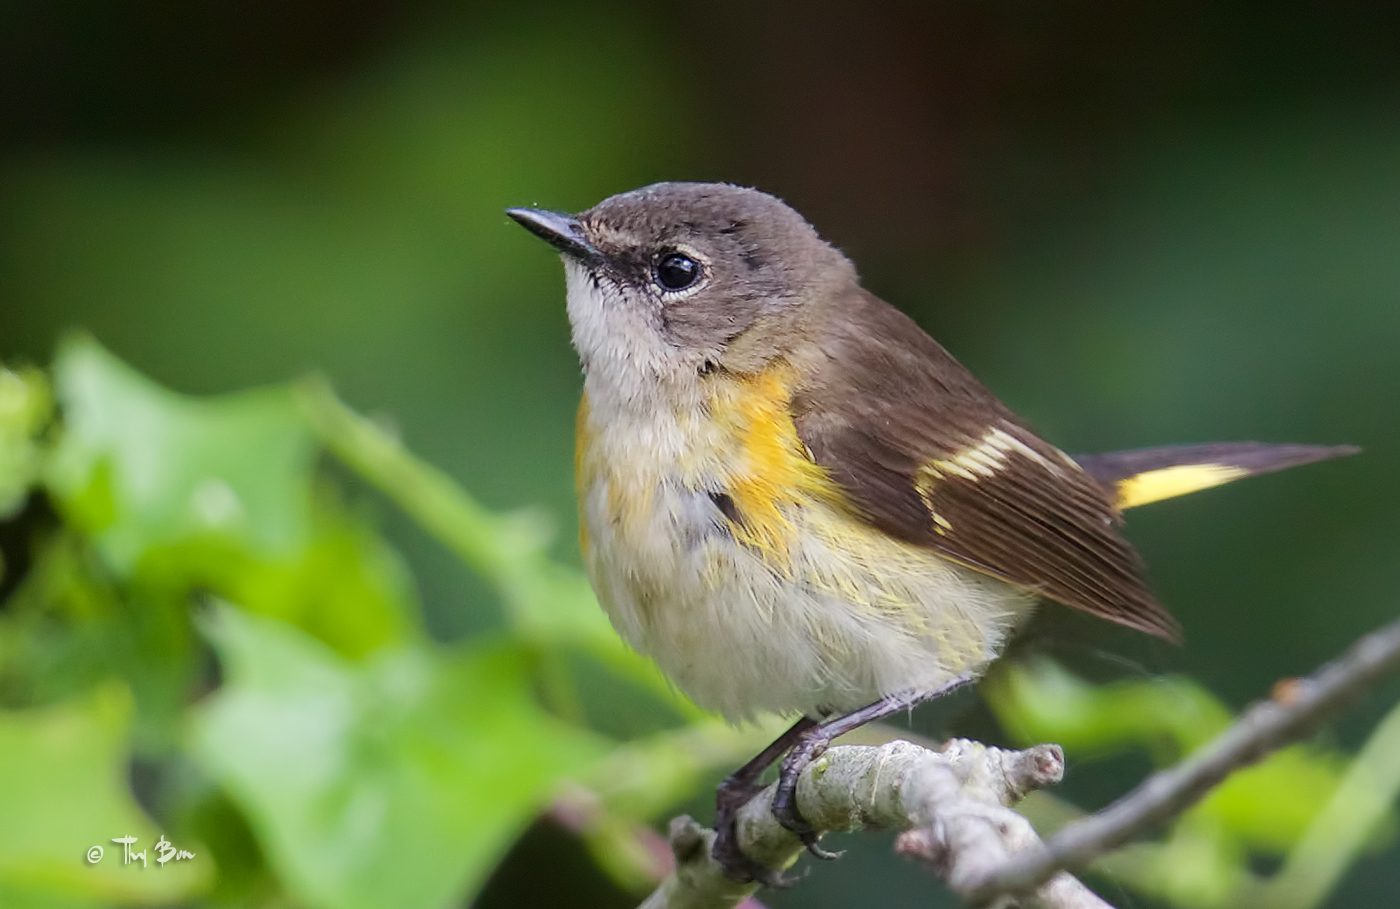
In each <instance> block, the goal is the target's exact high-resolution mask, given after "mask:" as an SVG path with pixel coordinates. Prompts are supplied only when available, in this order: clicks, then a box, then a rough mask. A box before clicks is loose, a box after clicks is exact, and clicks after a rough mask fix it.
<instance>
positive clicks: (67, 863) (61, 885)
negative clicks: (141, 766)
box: [0, 682, 217, 909]
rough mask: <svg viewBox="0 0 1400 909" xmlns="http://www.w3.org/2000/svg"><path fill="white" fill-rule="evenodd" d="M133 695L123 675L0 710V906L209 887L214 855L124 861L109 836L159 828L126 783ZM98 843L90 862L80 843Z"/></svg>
mask: <svg viewBox="0 0 1400 909" xmlns="http://www.w3.org/2000/svg"><path fill="white" fill-rule="evenodd" d="M131 712H132V704H131V698H130V697H129V696H128V695H127V694H126V692H125V690H124V688H123V686H122V685H121V684H120V683H115V682H114V683H108V684H105V685H100V686H98V687H95V688H93V689H92V690H90V691H88V692H87V693H85V694H84V695H83V696H81V697H77V698H73V699H71V700H68V701H65V702H64V703H61V704H56V705H53V706H49V707H43V708H37V709H33V710H20V711H3V712H0V804H3V805H4V823H3V824H0V905H3V906H6V907H8V909H25V907H30V906H33V907H47V906H59V905H66V906H80V905H103V904H111V905H136V904H141V905H159V906H165V905H172V904H176V903H179V902H182V901H184V900H187V899H189V898H190V897H191V896H192V895H194V894H197V893H199V892H200V891H202V890H204V889H206V888H207V886H208V884H209V882H210V880H212V878H213V876H214V873H215V871H216V869H217V863H216V862H217V859H216V858H215V857H214V856H210V855H208V854H207V853H206V851H205V849H204V847H203V846H202V845H201V844H198V843H195V842H188V841H185V840H182V839H179V838H172V842H173V843H174V844H175V845H176V846H178V847H179V848H182V849H188V850H190V851H192V852H194V853H195V858H194V859H191V860H189V861H182V862H169V863H167V864H166V865H165V866H163V867H157V866H156V863H155V853H154V851H151V852H149V853H148V856H147V861H148V863H149V867H147V868H144V869H138V868H137V867H135V866H129V865H124V864H123V856H122V847H121V845H120V844H117V843H113V842H112V840H113V838H116V837H125V836H135V837H137V838H138V840H139V843H138V844H137V846H136V847H135V848H137V849H142V848H149V846H150V844H152V843H155V842H156V839H157V837H158V836H159V835H160V833H161V829H162V828H161V827H160V825H158V824H157V823H156V822H155V821H153V820H152V819H151V818H150V817H148V816H147V815H146V813H145V812H144V811H143V810H142V809H141V807H140V806H139V805H138V804H137V803H136V800H135V799H134V798H133V797H132V794H131V791H130V788H129V784H128V782H127V760H128V750H129V748H130V743H129V734H130V725H131ZM93 846H97V847H99V848H101V849H102V850H103V852H104V854H103V855H101V858H100V860H98V861H96V862H95V863H93V862H92V861H91V859H93V858H96V856H95V855H94V856H89V855H88V854H87V850H88V849H90V848H91V847H93Z"/></svg>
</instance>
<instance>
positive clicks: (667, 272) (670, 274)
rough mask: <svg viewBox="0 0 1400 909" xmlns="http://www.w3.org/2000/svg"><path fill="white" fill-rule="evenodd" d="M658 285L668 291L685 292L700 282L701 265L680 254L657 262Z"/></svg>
mask: <svg viewBox="0 0 1400 909" xmlns="http://www.w3.org/2000/svg"><path fill="white" fill-rule="evenodd" d="M655 271H656V283H658V284H660V285H661V286H662V287H664V288H666V289H667V290H685V289H686V288H687V287H689V286H691V285H692V284H694V283H695V282H696V281H699V280H700V263H699V262H696V261H695V260H694V259H692V258H690V256H687V255H684V254H682V253H678V252H672V253H666V254H665V255H664V256H662V257H661V258H660V259H658V260H656V269H655Z"/></svg>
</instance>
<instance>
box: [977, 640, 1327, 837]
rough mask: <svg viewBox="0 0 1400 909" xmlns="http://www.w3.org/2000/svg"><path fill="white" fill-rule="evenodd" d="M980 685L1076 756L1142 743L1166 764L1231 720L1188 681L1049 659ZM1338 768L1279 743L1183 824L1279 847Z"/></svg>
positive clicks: (1026, 730) (991, 699) (1037, 738)
mask: <svg viewBox="0 0 1400 909" xmlns="http://www.w3.org/2000/svg"><path fill="white" fill-rule="evenodd" d="M983 691H984V692H985V693H986V694H987V700H988V703H989V704H990V705H991V706H992V708H993V710H994V711H995V712H996V714H997V717H998V719H999V720H1000V721H1001V722H1002V724H1003V725H1005V726H1006V728H1007V729H1008V730H1010V731H1011V732H1012V734H1013V735H1014V736H1015V737H1016V738H1017V739H1018V740H1020V741H1022V742H1026V743H1030V742H1045V741H1049V742H1058V743H1060V744H1061V745H1062V746H1064V748H1065V749H1066V750H1067V751H1071V752H1073V753H1075V754H1078V755H1081V756H1083V755H1087V754H1093V753H1112V752H1122V751H1125V750H1128V749H1130V748H1134V747H1142V748H1145V749H1147V750H1148V751H1150V752H1151V753H1152V754H1153V756H1154V757H1155V758H1156V760H1157V763H1158V764H1159V765H1162V764H1167V763H1171V762H1174V761H1176V760H1179V759H1180V758H1181V757H1183V756H1184V755H1186V754H1189V753H1190V752H1192V751H1194V750H1196V749H1197V748H1199V747H1201V746H1202V745H1204V744H1206V743H1207V742H1208V741H1210V740H1211V739H1212V738H1214V737H1215V735H1217V734H1218V733H1220V732H1221V731H1223V730H1224V729H1225V728H1226V727H1228V726H1229V724H1230V723H1231V721H1232V716H1231V713H1230V711H1229V710H1228V709H1227V708H1226V707H1225V705H1224V704H1222V703H1221V702H1220V701H1219V700H1218V699H1217V698H1216V697H1215V696H1214V695H1212V694H1211V693H1210V692H1209V691H1207V690H1206V689H1204V688H1203V687H1201V685H1200V684H1199V683H1197V682H1194V681H1192V680H1191V679H1187V678H1182V677H1179V676H1166V677H1160V678H1151V679H1142V680H1138V679H1133V680H1127V681H1121V682H1115V683H1113V684H1110V685H1093V684H1090V683H1088V682H1085V681H1083V680H1082V679H1079V678H1078V677H1076V676H1074V675H1072V674H1071V673H1069V672H1068V671H1066V670H1065V669H1063V668H1062V667H1060V666H1058V665H1056V664H1054V663H1052V662H1050V661H1048V660H1041V661H1037V662H1033V663H1030V664H1027V665H1017V666H1012V665H1008V666H1003V667H1000V668H999V669H997V670H996V671H995V672H994V673H993V674H992V675H991V676H990V677H989V678H988V680H987V683H986V684H985V685H984V687H983ZM1343 764H1344V760H1343V757H1342V755H1340V754H1338V753H1336V752H1332V751H1328V750H1326V749H1323V748H1320V747H1316V746H1312V745H1294V746H1291V747H1288V748H1283V749H1280V750H1279V751H1277V752H1275V753H1274V754H1272V755H1270V756H1269V757H1268V758H1267V759H1266V760H1264V761H1262V762H1261V763H1259V764H1256V765H1254V766H1252V767H1247V768H1245V769H1243V770H1241V771H1239V772H1238V773H1235V774H1232V775H1231V776H1230V778H1229V779H1227V780H1226V781H1225V782H1224V783H1222V784H1221V785H1220V786H1218V787H1217V788H1216V789H1214V790H1213V791H1212V792H1211V793H1210V795H1209V796H1208V797H1207V798H1206V799H1205V800H1204V801H1202V802H1201V804H1200V805H1198V806H1197V807H1195V808H1194V809H1192V810H1191V811H1190V812H1189V813H1188V814H1187V815H1186V820H1187V821H1188V822H1190V823H1192V824H1195V825H1196V826H1197V827H1198V828H1199V829H1209V830H1211V831H1212V832H1213V835H1215V836H1217V837H1220V838H1222V848H1224V841H1225V840H1233V841H1234V842H1235V843H1241V844H1247V845H1249V846H1250V847H1252V848H1254V849H1256V850H1260V851H1265V852H1279V851H1282V850H1285V849H1287V848H1288V847H1289V846H1290V845H1292V844H1293V843H1294V842H1295V841H1296V840H1297V839H1298V837H1300V836H1302V834H1303V832H1304V831H1305V830H1306V829H1307V827H1308V824H1310V823H1311V822H1312V819H1313V818H1314V817H1316V816H1317V813H1318V811H1319V810H1320V809H1321V807H1322V805H1323V804H1325V803H1326V801H1327V799H1328V798H1330V797H1331V794H1332V792H1333V791H1334V790H1335V789H1336V787H1337V783H1338V781H1339V779H1340V777H1341V771H1342V767H1343ZM1230 848H1233V843H1232V844H1231V846H1230Z"/></svg>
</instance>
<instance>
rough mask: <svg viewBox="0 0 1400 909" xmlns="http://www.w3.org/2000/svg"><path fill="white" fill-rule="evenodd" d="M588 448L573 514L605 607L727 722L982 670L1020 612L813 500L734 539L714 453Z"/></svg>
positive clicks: (1017, 597)
mask: <svg viewBox="0 0 1400 909" xmlns="http://www.w3.org/2000/svg"><path fill="white" fill-rule="evenodd" d="M656 441H657V439H655V438H653V439H652V442H653V443H654V442H656ZM663 441H664V440H663ZM690 441H691V442H693V441H694V440H690ZM588 448H589V450H588V451H586V452H581V458H582V459H583V460H584V464H583V467H584V470H585V472H586V475H587V477H588V480H587V482H586V483H581V486H580V502H579V506H580V518H581V521H582V523H583V529H584V535H585V538H586V542H585V545H584V558H585V563H586V565H587V569H588V573H589V575H590V578H591V579H592V581H593V585H594V588H595V589H596V591H597V593H598V597H599V600H600V601H601V603H602V605H603V608H604V609H605V610H606V611H607V613H608V616H609V617H610V618H611V620H612V622H613V624H614V626H615V627H616V628H617V630H618V631H619V633H620V634H621V635H622V636H623V637H624V638H625V639H626V640H627V642H628V643H629V644H630V645H631V646H633V647H634V648H636V649H637V650H639V651H640V652H642V653H644V654H646V655H648V656H649V657H651V658H652V659H653V660H655V661H656V663H657V664H658V665H659V666H660V667H661V669H662V670H663V671H664V672H665V674H666V675H667V676H668V677H669V678H670V679H671V680H672V681H673V682H674V683H675V684H676V685H677V686H678V687H679V688H680V689H681V690H682V691H684V692H685V693H686V694H687V695H688V696H689V697H690V698H691V699H693V700H694V701H695V702H696V703H697V704H699V705H700V706H702V707H705V708H707V709H711V710H715V711H717V712H719V713H722V714H723V715H724V716H726V717H727V718H729V719H731V720H735V721H737V720H743V719H748V718H751V717H753V716H755V715H757V714H762V713H769V712H772V713H781V714H795V713H803V714H807V715H818V714H820V713H826V712H831V711H843V710H849V709H854V708H855V707H858V706H862V705H864V704H867V703H869V702H871V701H873V700H876V699H877V698H879V697H882V696H884V695H888V694H894V693H897V692H902V691H907V690H911V689H913V690H919V689H931V688H934V687H937V686H938V685H940V684H942V683H944V682H947V681H949V680H950V679H952V678H954V677H956V676H959V675H963V674H966V673H968V672H975V671H977V670H979V669H980V668H982V667H983V666H985V665H986V663H987V662H989V661H990V660H991V659H992V658H993V657H995V656H996V655H997V653H999V652H1000V650H1001V648H1002V646H1003V645H1004V643H1005V640H1006V638H1007V636H1008V634H1009V633H1010V631H1011V629H1012V628H1013V627H1014V626H1015V624H1016V623H1017V622H1018V621H1019V620H1020V619H1021V618H1022V617H1024V616H1025V615H1026V614H1027V613H1028V612H1029V610H1030V608H1031V606H1032V603H1033V599H1034V598H1033V597H1032V596H1031V595H1030V594H1027V593H1025V592H1023V591H1019V590H1017V589H1015V588H1013V587H1011V586H1010V585H1007V584H1004V583H1002V582H1000V581H997V580H995V579H992V578H989V577H986V576H984V575H982V574H979V573H977V572H975V571H972V570H970V569H967V568H965V567H963V566H959V565H956V564H954V563H952V562H949V561H947V560H944V559H942V558H940V557H938V556H936V555H934V554H933V553H932V552H931V551H929V550H926V549H923V548H921V547H917V546H914V545H912V544H907V543H902V542H899V541H897V540H894V539H892V538H889V537H886V536H885V535H883V534H882V533H880V532H879V531H877V530H875V529H873V528H870V527H868V526H866V525H865V524H863V523H861V522H858V521H856V520H854V519H852V518H850V517H848V516H846V515H845V514H844V512H841V511H839V510H838V509H836V508H833V507H832V506H830V505H828V504H825V503H822V502H818V501H808V502H805V503H801V504H790V505H786V506H784V517H785V518H786V519H787V522H788V524H789V526H790V527H791V532H790V533H788V534H787V535H786V538H785V539H786V542H785V545H784V546H783V547H782V548H781V551H780V552H768V553H762V552H759V551H757V550H755V549H754V548H753V547H751V546H749V545H746V544H744V543H741V542H739V541H738V540H736V538H735V536H734V535H733V533H731V530H732V528H731V525H730V524H729V522H728V521H727V520H726V518H725V516H724V514H723V513H722V511H721V510H720V508H719V507H718V506H717V504H716V502H715V501H714V499H713V498H712V497H711V495H710V491H711V490H719V489H722V488H723V483H724V482H725V481H726V477H727V475H729V474H731V473H732V470H733V465H729V464H726V463H724V459H725V457H726V454H725V452H724V451H723V450H718V449H717V450H716V451H714V452H713V453H712V454H711V455H704V453H703V452H702V456H700V457H697V454H696V450H695V448H694V447H691V448H688V449H687V450H686V453H685V454H684V456H680V455H672V454H668V447H667V446H666V445H665V444H660V445H657V444H652V445H648V446H645V447H633V446H628V448H627V450H626V451H625V453H624V454H625V457H617V456H616V455H617V449H616V448H615V447H614V446H610V445H608V444H607V443H606V442H603V443H602V444H597V443H595V444H592V445H590V446H589V447H588ZM610 455H612V456H611V457H610ZM624 462H625V464H626V467H625V468H624V467H623V466H622V464H623V463H624Z"/></svg>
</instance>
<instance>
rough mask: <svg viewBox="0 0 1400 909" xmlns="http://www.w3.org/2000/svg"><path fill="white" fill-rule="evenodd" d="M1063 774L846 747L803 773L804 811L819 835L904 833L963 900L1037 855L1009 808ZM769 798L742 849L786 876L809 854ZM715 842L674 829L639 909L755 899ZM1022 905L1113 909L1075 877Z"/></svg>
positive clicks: (957, 752)
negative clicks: (666, 868) (969, 890)
mask: <svg viewBox="0 0 1400 909" xmlns="http://www.w3.org/2000/svg"><path fill="white" fill-rule="evenodd" d="M1063 773H1064V755H1063V754H1062V753H1061V752H1060V749H1059V748H1058V747H1057V746H1054V745H1040V746H1037V747H1035V748H1029V749H1027V750H1025V751H1006V750H1003V749H1000V748H989V747H987V746H985V745H981V744H979V743H977V742H971V741H967V740H965V739H957V740H954V741H952V742H949V743H948V744H947V745H946V746H945V747H944V748H943V749H942V750H940V751H930V750H929V749H927V748H921V747H919V746H918V745H913V744H910V743H909V742H904V741H896V742H890V743H889V744H886V745H882V746H879V747H872V746H860V745H847V746H840V747H836V748H832V749H831V750H830V751H828V752H827V753H826V754H825V755H823V756H822V757H821V758H820V759H818V760H817V761H815V762H813V764H812V766H810V767H809V768H808V769H807V770H806V771H805V772H804V773H803V775H802V777H801V779H800V781H799V782H798V787H797V803H798V807H799V808H800V809H801V811H802V815H803V817H805V818H806V819H807V820H808V821H809V822H810V823H812V824H813V825H814V826H816V827H817V828H818V829H820V830H856V829H866V828H871V829H874V828H893V829H900V830H905V831H906V832H905V833H904V834H903V835H902V836H901V837H900V840H899V842H898V848H899V850H900V851H901V852H902V853H904V854H907V855H910V856H912V857H915V858H918V859H921V860H923V861H925V862H926V863H928V864H929V866H930V867H931V868H932V869H933V870H934V872H935V873H937V874H938V875H939V877H941V878H942V879H943V880H944V881H945V882H946V883H947V884H948V885H949V886H950V887H951V888H952V889H953V890H955V891H959V892H961V891H963V890H965V889H966V886H967V885H968V884H970V883H976V882H979V881H981V880H982V879H983V878H984V876H985V873H986V871H987V870H988V869H990V868H993V867H996V866H997V865H999V864H1001V863H1003V862H1005V861H1007V860H1008V859H1009V858H1010V857H1012V856H1014V855H1015V854H1016V853H1017V852H1019V851H1020V850H1022V849H1026V848H1030V847H1038V846H1039V843H1040V841H1039V839H1038V838H1037V837H1036V835H1035V831H1034V830H1033V829H1031V826H1030V822H1029V821H1027V820H1026V819H1025V818H1023V817H1021V816H1020V815H1019V814H1017V813H1016V812H1014V811H1012V810H1011V809H1010V808H1008V807H1007V806H1008V805H1011V804H1013V803H1015V802H1017V801H1019V800H1020V799H1021V797H1022V796H1024V795H1025V794H1026V793H1027V792H1030V791H1031V790H1033V789H1037V788H1040V787H1042V786H1046V785H1049V784H1052V783H1056V782H1058V781H1059V780H1060V777H1061V775H1062V774H1063ZM772 797H773V787H772V786H770V787H768V789H766V790H764V792H763V793H761V794H760V795H758V796H756V797H755V798H753V799H752V800H750V801H749V803H748V804H747V805H745V806H744V807H743V808H742V809H741V810H740V812H739V818H738V831H739V843H740V845H741V847H742V848H743V850H744V853H745V854H746V855H748V856H749V857H751V858H753V859H755V860H756V861H759V862H761V863H763V864H765V865H767V866H769V867H773V868H781V867H786V866H787V865H789V864H791V863H792V862H793V861H794V860H795V859H796V858H797V856H798V854H799V852H800V850H801V844H800V843H799V842H798V840H797V838H796V837H794V836H793V835H792V834H791V833H789V832H788V831H787V830H785V829H783V827H782V826H781V825H780V824H778V822H777V820H776V819H775V818H774V817H773V813H772V810H771V805H772ZM713 843H714V832H713V831H711V830H707V829H705V828H703V827H701V826H700V825H699V824H697V823H696V822H695V821H693V820H691V819H690V818H688V817H681V818H676V819H675V820H674V821H672V822H671V847H672V850H673V851H674V853H675V856H676V869H675V871H673V872H672V873H671V874H670V875H669V876H668V877H667V878H666V879H665V880H664V881H663V882H662V883H661V886H659V887H658V888H657V889H656V890H655V891H654V892H653V893H652V894H651V896H649V897H648V898H647V899H646V900H645V901H644V902H643V903H642V909H725V907H729V906H733V905H735V904H736V903H738V902H739V901H740V900H742V899H743V898H744V897H746V896H747V895H748V894H750V893H752V892H753V891H754V889H755V887H756V885H754V884H739V883H736V882H734V881H732V880H730V879H729V878H727V877H725V875H724V872H723V871H721V870H720V868H719V865H718V864H717V863H716V862H715V861H714V859H713V858H712V857H711V855H710V848H711V846H712V845H713ZM1004 904H1005V905H1010V902H1009V901H1008V902H1005V903H1004ZM1016 905H1020V906H1024V907H1026V909H1108V906H1107V904H1106V903H1104V902H1103V901H1102V900H1100V899H1099V898H1098V897H1096V896H1095V895H1094V894H1093V893H1092V892H1090V891H1089V890H1088V888H1086V887H1084V885H1083V884H1080V883H1079V882H1078V881H1077V880H1075V879H1074V878H1072V877H1070V876H1069V875H1068V874H1060V875H1055V876H1052V877H1051V878H1050V879H1049V880H1048V881H1047V882H1046V883H1044V884H1042V885H1041V886H1039V887H1037V888H1034V890H1033V891H1032V892H1031V893H1030V894H1028V895H1027V896H1025V897H1023V898H1020V899H1019V900H1017V901H1016Z"/></svg>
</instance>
